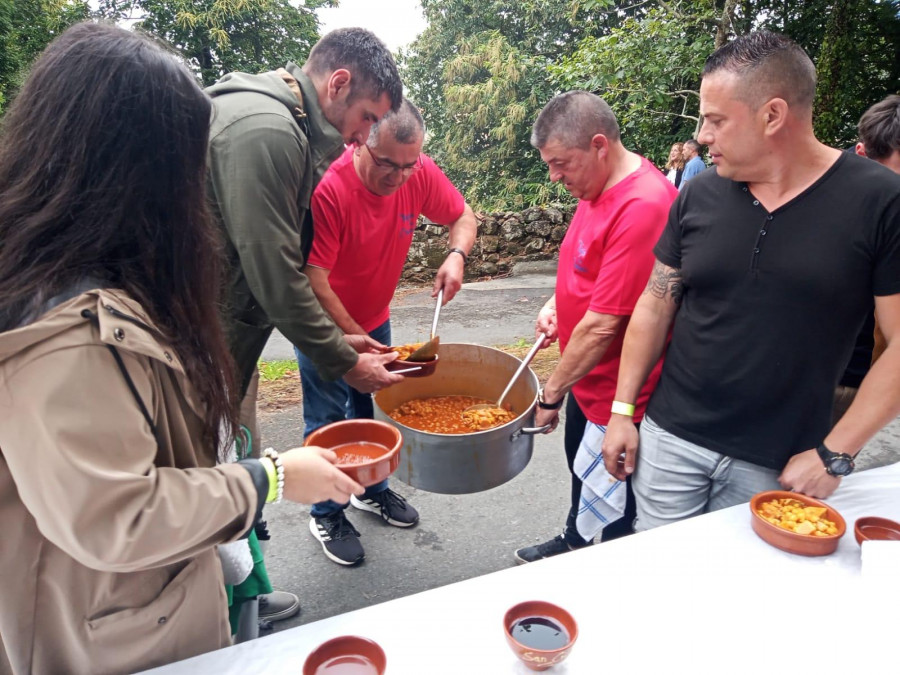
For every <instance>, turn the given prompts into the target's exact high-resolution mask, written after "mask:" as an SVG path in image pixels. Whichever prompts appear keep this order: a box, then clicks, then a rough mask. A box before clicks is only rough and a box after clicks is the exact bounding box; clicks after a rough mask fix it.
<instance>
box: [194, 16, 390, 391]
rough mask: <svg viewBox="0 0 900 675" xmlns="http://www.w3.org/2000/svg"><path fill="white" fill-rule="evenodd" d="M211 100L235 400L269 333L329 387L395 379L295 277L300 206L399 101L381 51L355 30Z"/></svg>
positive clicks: (304, 226) (224, 85)
mask: <svg viewBox="0 0 900 675" xmlns="http://www.w3.org/2000/svg"><path fill="white" fill-rule="evenodd" d="M207 93H208V94H209V95H210V96H211V97H212V98H213V104H214V108H215V111H214V114H213V120H212V129H211V132H210V149H209V160H210V161H209V177H210V180H209V188H210V197H211V201H212V208H213V212H214V214H215V216H216V217H217V219H218V220H219V222H220V223H221V224H222V225H223V227H224V229H225V232H226V235H227V240H228V244H227V254H228V257H229V259H230V263H231V267H230V270H231V274H230V278H229V279H228V282H227V283H228V293H227V296H228V317H227V318H228V324H229V325H228V328H229V333H230V339H231V345H232V352H233V354H234V356H235V358H236V360H237V364H238V368H239V369H240V374H241V383H242V391H241V393H242V394H243V393H244V391H246V388H247V385H248V384H249V381H250V378H251V376H252V374H253V371H254V369H255V368H256V363H257V360H258V359H259V356H260V355H261V354H262V350H263V347H264V346H265V343H266V340H267V339H268V337H269V335H270V334H271V332H272V329H273V328H275V327H277V328H278V330H279V331H281V332H282V333H283V334H284V335H285V337H287V339H288V340H290V341H291V342H292V343H294V344H295V345H297V346H298V347H299V348H300V349H301V350H302V351H303V352H304V353H305V354H306V355H307V356H309V357H310V358H311V359H312V360H313V361H314V362H315V363H316V366H317V368H318V370H319V372H320V373H321V374H322V375H323V377H325V378H326V379H329V380H335V379H337V378H340V377H344V378H345V379H346V380H347V382H348V383H349V384H350V385H351V386H353V387H354V388H356V389H359V390H360V391H366V392H370V391H375V390H377V389H380V388H382V387H384V386H387V385H388V384H393V383H394V382H397V381H399V380H400V379H401V378H400V376H396V375H391V374H390V373H388V372H387V371H386V370H385V369H384V364H385V363H387V362H389V361H391V360H393V359H394V358H396V356H395V354H393V353H390V354H381V353H377V354H376V353H372V352H373V345H372V344H370V343H364V342H363V341H362V340H361V339H357V340H356V341H348V340H345V338H344V336H343V334H342V333H341V331H340V330H339V329H338V328H337V327H336V326H335V325H334V322H333V321H331V319H330V318H329V316H328V314H326V313H325V312H324V311H323V310H322V308H321V306H320V305H319V303H318V301H317V300H316V296H315V294H314V293H313V292H312V290H311V289H310V286H309V282H308V280H307V278H306V275H305V274H304V273H303V272H302V268H303V265H304V262H305V260H304V257H305V255H304V254H305V252H306V251H307V250H308V248H309V246H310V243H311V238H312V222H311V215H310V212H309V200H310V197H311V196H312V192H313V188H314V187H315V186H316V184H317V183H318V181H319V179H320V178H321V177H322V175H323V174H324V173H325V170H326V169H327V168H328V166H329V164H331V162H332V161H333V160H334V159H335V158H337V157H338V156H339V155H340V154H341V153H342V152H343V150H344V143H345V142H346V143H364V142H365V140H366V138H367V137H368V135H369V129H370V128H371V126H372V124H374V123H375V122H377V121H378V120H379V119H380V118H381V117H382V116H383V115H384V114H385V113H386V112H387V111H388V110H389V109H392V108H393V109H396V108H397V107H398V106H399V105H400V101H401V100H402V85H401V83H400V78H399V75H398V74H397V69H396V66H395V64H394V60H393V58H392V57H391V55H390V52H388V51H387V48H386V47H385V46H384V45H383V44H382V43H381V42H380V41H379V40H378V38H376V37H375V36H374V35H372V34H371V33H369V32H368V31H365V30H363V29H360V28H348V29H343V30H338V31H334V32H332V33H329V34H328V35H327V36H325V37H324V38H322V40H320V41H319V42H318V43H317V44H316V46H315V47H313V50H312V52H311V53H310V57H309V60H308V61H307V63H306V65H304V66H303V68H299V67H298V66H297V65H295V64H293V63H288V65H287V67H286V68H284V69H279V70H277V71H274V72H269V73H262V74H260V75H247V74H244V73H233V74H230V75H226V76H225V77H223V78H222V79H221V80H219V82H217V83H216V84H215V85H213V86H212V87H209V88H208V89H207Z"/></svg>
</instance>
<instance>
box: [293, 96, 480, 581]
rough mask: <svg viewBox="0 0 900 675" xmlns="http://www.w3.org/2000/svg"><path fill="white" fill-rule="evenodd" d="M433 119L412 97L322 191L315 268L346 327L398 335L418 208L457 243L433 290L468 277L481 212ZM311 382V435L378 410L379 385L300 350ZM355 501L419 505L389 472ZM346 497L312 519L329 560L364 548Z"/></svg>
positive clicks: (414, 517)
mask: <svg viewBox="0 0 900 675" xmlns="http://www.w3.org/2000/svg"><path fill="white" fill-rule="evenodd" d="M424 140H425V124H424V122H423V121H422V116H421V115H420V114H419V111H418V110H416V108H415V106H414V105H413V104H412V103H410V102H409V101H408V100H405V99H404V101H403V104H402V105H401V106H400V109H399V110H398V111H397V112H395V113H388V114H387V115H386V116H385V117H384V118H383V119H382V120H381V121H380V122H378V124H376V125H375V126H373V127H372V133H371V135H370V136H369V139H368V141H366V143H365V144H363V145H358V146H351V147H350V148H348V149H347V150H346V151H345V152H344V154H343V155H342V156H341V157H340V158H339V159H338V160H337V161H335V163H334V164H332V166H331V168H330V169H329V170H328V173H326V174H325V177H324V178H323V179H322V182H321V183H320V184H319V186H318V188H316V191H315V194H314V195H313V202H312V211H313V218H314V220H315V223H316V234H315V238H314V239H313V246H312V251H311V252H310V256H309V265H308V266H307V268H306V273H307V275H308V276H309V282H310V284H311V285H312V288H313V291H314V292H315V294H316V297H317V298H318V299H319V302H320V303H321V304H322V307H324V308H325V311H326V312H328V314H329V315H330V316H331V318H332V319H333V320H334V322H335V323H336V324H337V326H338V327H339V328H340V329H341V330H343V331H344V333H345V334H347V335H368V336H369V337H370V338H371V339H372V340H374V341H376V342H377V343H378V344H383V345H390V344H391V320H390V302H391V298H392V297H393V295H394V291H395V289H396V288H397V284H398V283H399V281H400V275H401V274H402V272H403V265H404V263H405V262H406V258H407V255H408V254H409V247H410V244H411V243H412V236H413V232H414V231H415V228H416V222H417V221H418V218H419V215H420V214H424V215H425V217H426V218H428V219H429V220H431V221H432V222H434V223H438V224H446V225H447V227H448V229H449V232H450V240H449V247H450V252H449V253H448V254H447V258H446V260H445V261H444V263H443V264H442V265H441V267H440V269H438V272H437V275H436V276H435V280H434V285H433V287H432V295H433V296H435V295H437V293H438V291H439V290H440V289H443V290H444V302H445V303H446V302H449V301H450V300H452V299H453V297H454V296H455V295H456V293H457V291H459V289H460V287H461V286H462V281H463V268H464V266H465V263H466V257H467V256H468V254H469V251H470V250H471V249H472V246H473V244H474V243H475V233H476V228H477V223H476V221H475V214H474V213H472V209H471V208H469V206H468V205H467V204H466V202H465V200H464V199H463V197H462V195H461V194H460V193H459V191H458V190H457V189H456V188H455V187H453V184H452V183H451V182H450V181H449V180H448V179H447V177H446V176H445V175H444V173H443V172H442V171H441V170H440V169H439V168H438V167H437V165H436V164H435V163H434V162H433V161H432V159H431V158H430V157H428V156H427V155H423V154H422V144H423V142H424ZM295 351H296V353H297V361H298V363H299V365H300V382H301V384H302V386H303V422H304V425H305V428H304V434H305V435H307V436H308V435H309V434H311V433H312V432H313V431H315V430H316V429H318V428H319V427H321V426H323V425H325V424H328V423H330V422H336V421H337V420H342V419H345V418H349V419H355V418H369V419H371V418H372V417H373V415H374V408H373V401H372V396H371V394H363V393H360V392H357V391H354V390H353V389H351V388H350V387H348V386H347V385H346V384H345V383H343V382H341V381H336V382H326V381H325V380H323V379H322V378H321V377H320V376H319V374H318V372H317V371H316V368H315V364H314V363H313V362H312V360H311V359H309V358H308V357H306V356H305V355H304V354H303V353H302V352H300V350H296V348H295ZM350 503H351V504H353V506H354V507H356V508H358V509H361V510H364V511H370V512H373V513H377V514H379V516H381V517H382V518H383V519H384V521H385V522H387V523H389V524H391V525H394V526H397V527H409V526H411V525H415V524H416V522H418V519H419V514H418V512H417V511H416V510H415V508H413V507H412V505H410V504H409V503H407V502H406V500H404V499H403V497H401V496H400V495H398V494H397V493H396V492H394V491H393V490H391V489H389V488H388V481H387V480H384V481H382V482H381V483H378V484H376V485H373V486H371V487H369V488H367V489H366V492H365V494H364V495H362V496H361V497H360V498H358V499H357V498H356V497H352V498H351V499H350ZM346 506H347V505H346V504H338V503H335V502H327V503H322V504H315V505H314V506H313V508H312V509H311V510H310V516H311V517H310V521H309V528H310V532H312V534H313V536H314V537H316V539H317V540H318V541H319V542H321V544H322V549H323V550H324V552H325V555H326V556H328V558H329V559H331V560H333V561H334V562H336V563H339V564H341V565H352V564H354V563H357V562H359V561H360V560H362V559H363V557H364V555H365V553H364V551H363V548H362V544H361V543H360V541H359V532H358V531H357V530H356V528H354V527H353V525H352V524H351V523H350V522H349V521H348V520H347V517H346V515H345V513H344V509H345V508H346Z"/></svg>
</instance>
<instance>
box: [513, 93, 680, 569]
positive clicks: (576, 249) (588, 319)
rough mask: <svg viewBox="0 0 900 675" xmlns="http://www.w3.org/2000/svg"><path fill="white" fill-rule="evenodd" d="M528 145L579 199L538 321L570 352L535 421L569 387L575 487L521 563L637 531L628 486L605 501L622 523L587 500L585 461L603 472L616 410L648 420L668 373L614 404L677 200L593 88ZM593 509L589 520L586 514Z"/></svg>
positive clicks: (568, 436)
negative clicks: (548, 532) (626, 403)
mask: <svg viewBox="0 0 900 675" xmlns="http://www.w3.org/2000/svg"><path fill="white" fill-rule="evenodd" d="M531 144H532V145H534V146H535V147H536V148H537V149H538V151H539V152H540V153H541V159H543V160H544V162H546V163H547V166H548V167H549V169H550V179H551V180H553V181H559V182H561V183H562V184H563V185H564V186H565V188H566V189H567V190H568V191H569V192H570V193H571V194H572V196H574V197H577V198H578V200H579V201H578V208H577V209H576V211H575V215H574V217H573V218H572V222H571V223H570V224H569V228H568V230H567V232H566V236H565V239H564V240H563V243H562V246H561V247H560V251H559V266H558V270H557V276H556V293H555V294H554V295H553V296H552V297H551V298H550V300H548V301H547V303H546V304H545V305H544V307H543V309H541V311H540V313H539V314H538V320H537V333H538V334H540V333H541V332H543V333H544V334H545V335H546V336H547V340H546V341H545V344H546V345H549V344H551V343H552V342H553V341H554V340H556V339H557V338H559V344H560V351H561V353H562V356H561V358H560V361H559V363H558V364H557V366H556V368H555V369H554V370H553V373H552V374H551V375H550V377H549V378H548V379H547V382H546V383H545V384H544V388H543V392H542V394H541V397H540V399H539V402H538V411H537V414H536V419H535V425H536V426H544V425H549V426H550V431H552V430H553V429H555V428H556V425H557V424H558V422H559V409H560V408H561V407H562V404H563V400H564V399H565V397H566V394H567V393H570V392H571V393H570V395H569V398H568V403H567V405H566V429H565V440H564V445H565V450H566V459H567V460H568V464H569V470H570V471H571V473H572V492H571V505H570V508H569V514H568V518H567V520H566V527H565V530H564V532H563V534H560V535H558V536H557V537H555V538H553V539H551V540H550V541H547V542H545V543H542V544H538V545H536V546H527V547H524V548H520V549H519V550H517V551H516V553H515V557H516V560H517V562H519V563H526V562H533V561H535V560H539V559H541V558H547V557H550V556H553V555H557V554H559V553H565V552H567V551H571V550H573V549H576V548H581V547H583V546H587V545H589V544H591V543H593V536H594V534H595V532H596V531H597V530H599V529H600V528H602V535H601V540H602V541H606V540H609V539H614V538H616V537H620V536H624V535H625V534H630V533H631V531H632V529H631V528H632V521H633V520H634V497H633V495H632V494H631V487H630V485H629V484H628V483H627V482H626V483H621V484H617V483H616V482H615V481H613V482H612V483H610V482H609V481H605V482H603V493H604V494H603V499H604V500H606V501H608V502H609V503H614V502H615V500H616V498H618V502H617V503H618V505H619V506H618V512H622V511H624V515H623V516H621V517H619V518H618V520H614V518H615V516H616V515H618V512H617V513H615V514H613V512H612V511H610V510H607V504H606V501H604V502H602V503H601V500H600V498H599V497H597V496H596V494H599V492H598V493H596V494H595V493H594V492H591V493H588V494H590V495H591V498H588V497H587V496H586V494H585V492H584V489H583V487H584V486H583V484H582V479H581V478H580V476H579V471H578V466H579V463H580V462H578V461H576V457H578V459H579V460H584V462H585V464H586V465H587V466H588V467H590V468H589V469H588V470H589V471H593V467H595V466H597V465H599V466H600V470H601V471H605V470H604V469H603V468H602V459H599V460H598V457H600V444H601V443H602V440H603V434H604V433H605V429H606V424H607V423H608V422H609V418H610V415H611V414H612V413H617V414H625V415H627V416H629V417H631V418H632V419H633V421H634V422H635V423H636V424H637V423H639V422H640V420H641V417H642V415H643V413H644V408H645V407H646V405H647V400H648V399H649V397H650V393H651V392H652V391H653V388H654V386H655V385H656V382H657V381H658V379H659V374H660V370H661V369H662V359H660V361H659V362H658V363H657V364H656V366H655V367H654V369H653V372H652V373H651V375H650V377H649V378H648V381H647V384H646V385H645V387H644V389H643V390H642V391H641V396H640V398H639V399H638V401H637V403H636V405H634V406H630V407H627V409H626V408H622V407H621V406H619V405H618V404H614V401H613V396H614V394H615V390H616V378H617V376H618V372H619V358H620V356H621V351H622V340H623V337H624V335H625V329H626V327H627V325H628V320H629V318H630V316H631V313H632V311H633V310H634V306H635V304H636V303H637V300H638V297H639V296H640V295H641V293H642V291H643V290H644V288H645V287H646V284H647V279H648V278H649V276H650V271H651V269H652V268H653V261H654V256H653V246H654V244H655V243H656V241H657V239H658V238H659V235H660V233H661V232H662V230H663V227H664V226H665V223H666V218H667V216H668V213H669V207H670V206H671V204H672V202H673V201H674V199H675V197H676V196H677V195H678V191H677V190H676V189H675V188H674V186H672V184H671V183H669V181H668V180H666V177H665V176H664V175H663V174H662V173H660V172H659V171H658V170H657V169H656V168H654V167H653V165H651V164H650V162H648V161H647V160H646V159H644V158H643V157H641V156H640V155H637V154H635V153H633V152H630V151H628V150H626V149H625V147H624V146H623V145H622V142H621V140H620V138H619V125H618V123H617V121H616V117H615V115H614V114H613V112H612V110H610V108H609V106H608V105H606V103H605V102H604V101H603V99H601V98H599V97H597V96H595V95H594V94H590V93H588V92H584V91H570V92H567V93H565V94H560V95H559V96H557V97H556V98H554V99H552V100H551V101H550V102H549V103H548V104H547V105H546V106H545V107H544V109H543V110H542V111H541V113H540V115H539V116H538V118H537V121H536V122H535V123H534V130H533V134H532V137H531ZM582 453H586V454H582ZM579 455H581V456H579ZM616 490H618V491H619V492H618V494H616ZM610 508H611V507H610ZM614 510H615V509H614ZM584 514H586V515H587V516H590V517H589V518H585V519H582V515H584ZM583 523H588V526H586V525H584V524H583ZM590 524H594V525H595V527H593V528H591V527H589V525H590ZM604 525H606V526H604ZM583 530H586V532H584V531H583Z"/></svg>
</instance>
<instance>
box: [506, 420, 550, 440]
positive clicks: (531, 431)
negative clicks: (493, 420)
mask: <svg viewBox="0 0 900 675" xmlns="http://www.w3.org/2000/svg"><path fill="white" fill-rule="evenodd" d="M550 426H551V425H549V424H545V425H544V426H542V427H522V428H521V429H519V430H518V431H514V432H513V433H512V435H511V436H510V437H509V440H511V441H514V440H516V439H517V438H518V437H519V436H521V435H522V434H525V435H527V436H534V435H536V434H542V433H544V432H545V431H547V430H548V429H550Z"/></svg>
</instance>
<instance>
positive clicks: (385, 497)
mask: <svg viewBox="0 0 900 675" xmlns="http://www.w3.org/2000/svg"><path fill="white" fill-rule="evenodd" d="M350 503H351V504H353V506H354V507H355V508H357V509H359V510H360V511H370V512H371V513H377V514H378V515H380V516H381V517H382V518H383V519H384V520H385V522H387V523H389V524H391V525H394V526H396V527H411V526H412V525H415V524H416V523H418V522H419V512H418V511H416V510H415V509H414V508H413V507H412V506H410V504H409V502H407V501H406V500H405V499H404V498H403V497H401V496H400V495H398V494H397V493H396V492H394V491H393V490H391V489H387V490H384V491H383V492H379V493H378V494H377V495H373V496H372V497H370V498H368V499H359V498H357V497H356V495H350Z"/></svg>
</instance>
